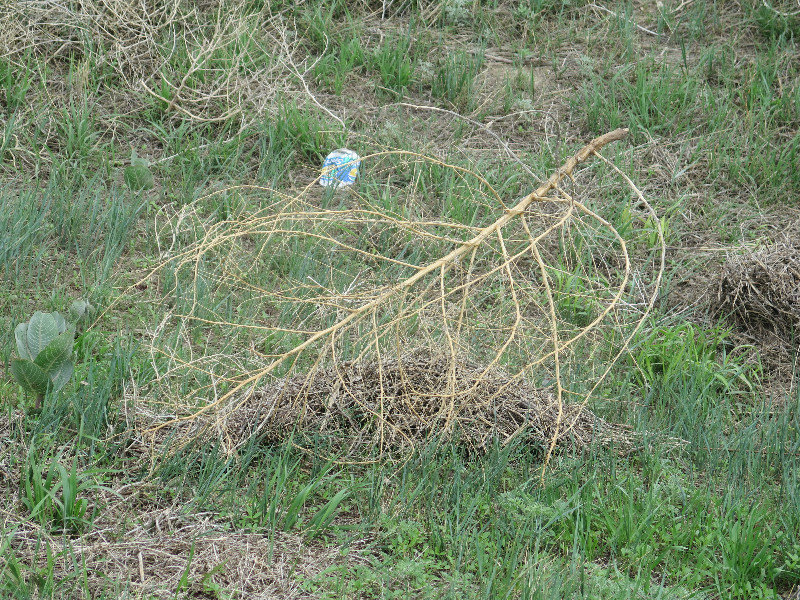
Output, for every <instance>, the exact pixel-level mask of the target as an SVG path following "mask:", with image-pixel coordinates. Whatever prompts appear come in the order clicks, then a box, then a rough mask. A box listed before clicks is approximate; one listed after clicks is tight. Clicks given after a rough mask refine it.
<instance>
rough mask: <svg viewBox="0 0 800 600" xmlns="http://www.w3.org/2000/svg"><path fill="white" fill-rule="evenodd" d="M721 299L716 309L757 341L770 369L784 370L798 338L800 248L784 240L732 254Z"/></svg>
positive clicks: (719, 288) (721, 283) (720, 285)
mask: <svg viewBox="0 0 800 600" xmlns="http://www.w3.org/2000/svg"><path fill="white" fill-rule="evenodd" d="M717 301H718V311H719V312H720V313H722V314H726V315H730V316H731V317H732V318H733V320H734V321H735V322H736V323H737V324H738V326H739V328H740V330H741V331H742V332H744V334H745V335H746V336H748V337H749V338H750V339H751V341H754V342H755V345H756V346H757V347H758V348H759V350H760V352H761V355H762V361H763V362H764V364H765V366H766V367H767V368H768V369H778V370H780V369H781V368H785V366H786V365H789V364H791V360H792V354H793V353H794V352H795V351H796V348H797V345H798V336H800V247H798V246H797V245H796V244H793V243H791V242H789V241H784V242H776V243H773V244H770V245H768V246H765V247H763V248H760V249H758V250H756V251H755V252H747V253H738V254H730V255H729V256H728V257H727V260H726V261H725V264H724V266H723V269H722V273H721V275H720V278H719V282H718V285H717Z"/></svg>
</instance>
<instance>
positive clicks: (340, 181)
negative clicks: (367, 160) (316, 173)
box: [319, 148, 361, 189]
mask: <svg viewBox="0 0 800 600" xmlns="http://www.w3.org/2000/svg"><path fill="white" fill-rule="evenodd" d="M360 165H361V157H360V156H359V155H358V154H356V153H355V152H353V151H352V150H348V149H347V148H338V149H336V150H334V151H333V152H331V153H330V154H328V156H326V157H325V161H324V162H323V163H322V177H320V178H319V184H320V185H321V186H323V187H333V188H335V189H337V188H340V187H344V186H348V185H353V184H354V183H355V181H356V177H357V176H358V167H359V166H360Z"/></svg>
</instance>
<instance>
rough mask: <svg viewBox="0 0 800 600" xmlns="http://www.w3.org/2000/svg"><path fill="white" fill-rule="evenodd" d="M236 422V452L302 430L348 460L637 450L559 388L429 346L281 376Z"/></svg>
mask: <svg viewBox="0 0 800 600" xmlns="http://www.w3.org/2000/svg"><path fill="white" fill-rule="evenodd" d="M220 416H221V415H219V414H218V415H215V416H214V417H204V418H199V419H195V420H193V421H192V422H191V425H190V426H189V428H188V429H187V430H186V431H184V432H183V435H188V436H197V435H199V434H200V432H201V431H208V430H214V429H215V426H216V423H217V422H218V419H219V418H220ZM226 416H227V418H226V419H225V425H224V429H223V430H222V431H221V432H223V433H224V439H225V442H226V443H227V444H228V445H229V446H230V447H238V446H240V445H243V444H244V443H246V442H247V441H248V440H250V439H251V438H252V437H253V436H257V437H258V438H259V439H261V440H263V441H266V442H280V441H283V440H285V439H286V437H287V435H288V434H289V433H291V432H294V433H295V434H296V435H297V439H298V440H300V439H304V438H308V437H309V436H316V435H321V436H330V438H331V439H337V440H341V441H342V443H343V444H346V445H348V446H349V448H342V451H343V453H344V454H346V455H361V456H366V455H369V454H370V453H373V452H374V453H378V454H382V453H384V452H385V451H389V452H391V453H396V452H397V451H400V452H402V451H403V450H404V449H411V450H413V449H414V448H416V447H419V446H420V445H423V444H424V443H425V442H426V441H427V440H431V439H434V438H435V439H438V440H442V439H455V440H456V441H457V442H458V443H459V444H460V445H462V446H463V447H466V448H467V449H469V450H473V451H485V450H486V449H488V448H489V447H491V445H492V444H493V443H495V442H499V443H507V442H508V441H509V440H511V439H512V438H514V437H516V436H518V435H522V436H523V437H524V439H525V440H526V441H527V442H528V443H531V444H534V445H538V446H540V447H547V445H548V444H549V443H550V442H551V440H553V439H554V438H555V439H557V440H558V443H559V444H562V445H569V446H573V447H578V448H583V447H585V446H587V445H588V444H590V443H592V442H593V441H594V442H600V443H614V444H615V446H616V447H618V448H619V449H620V450H627V449H629V448H630V447H631V443H632V435H631V434H630V432H629V430H628V429H627V428H625V427H623V426H620V425H614V424H611V423H608V422H606V421H604V420H603V419H600V418H598V417H596V416H595V415H594V414H593V413H592V412H591V411H590V410H587V409H585V408H584V407H582V406H580V405H579V404H566V405H563V406H560V405H559V403H558V401H557V399H556V397H555V395H554V394H553V391H552V390H550V389H541V388H536V387H535V386H533V385H531V384H530V383H529V382H526V381H525V380H523V379H521V378H520V377H519V375H517V376H510V375H509V374H508V373H506V372H504V371H503V370H502V369H500V368H497V367H486V366H482V365H479V364H477V363H476V362H474V361H471V360H469V359H466V358H463V357H453V356H451V355H448V354H445V353H441V352H440V353H436V352H433V351H431V350H429V349H424V348H422V349H417V350H414V351H411V352H409V353H407V354H404V355H403V356H401V357H400V358H394V357H392V358H386V359H384V360H375V359H373V360H363V361H348V362H344V363H340V364H336V365H333V366H328V367H324V368H319V369H315V370H312V371H311V372H309V373H307V374H304V375H295V376H293V377H289V378H284V379H280V380H276V381H274V382H272V383H270V384H269V385H266V386H264V387H261V388H259V389H257V390H254V391H252V392H250V393H249V394H247V395H246V397H245V398H244V399H243V400H242V401H241V402H238V403H237V404H236V405H235V409H233V408H232V409H231V410H230V413H229V414H228V415H226ZM559 417H560V418H559ZM559 424H560V426H559Z"/></svg>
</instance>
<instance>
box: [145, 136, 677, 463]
mask: <svg viewBox="0 0 800 600" xmlns="http://www.w3.org/2000/svg"><path fill="white" fill-rule="evenodd" d="M625 133H626V131H625V130H617V131H614V132H611V133H609V134H606V135H604V136H601V137H599V138H597V139H596V140H594V141H592V142H591V143H590V144H589V145H587V146H586V147H585V148H583V149H582V150H580V151H579V152H578V153H577V154H576V155H575V156H573V157H572V158H570V159H569V160H568V161H567V162H566V163H565V164H564V165H563V166H562V167H561V168H559V169H558V170H557V171H556V172H555V173H553V174H552V176H551V177H550V178H549V179H548V180H547V181H546V182H545V183H544V184H542V185H541V186H540V187H539V188H538V189H537V190H536V191H534V192H532V193H530V194H528V195H527V196H525V197H524V198H522V199H521V200H520V201H518V202H517V203H516V204H515V205H514V206H512V207H506V208H504V209H501V210H502V213H501V214H500V215H499V216H496V215H495V216H494V217H492V213H495V212H496V211H497V209H498V207H503V206H504V205H503V202H502V199H501V198H500V196H499V195H498V194H497V193H496V191H495V190H494V189H493V188H492V187H491V186H490V185H489V183H488V182H487V181H486V180H485V179H484V178H483V177H481V176H480V175H479V174H476V173H474V172H471V171H469V170H467V169H464V168H461V167H455V166H452V165H447V164H444V163H442V162H440V161H435V160H433V159H429V158H426V157H423V156H420V155H417V154H414V153H410V152H403V151H393V152H379V153H376V154H374V155H371V156H366V157H364V159H363V163H362V165H370V167H371V168H370V170H369V172H370V173H371V176H372V177H373V178H374V179H370V176H369V175H367V176H365V177H364V178H363V180H362V183H361V184H360V187H359V188H356V189H352V190H351V191H350V193H349V195H348V196H347V197H346V198H344V197H340V200H341V204H340V206H339V207H337V208H331V207H321V206H320V204H322V203H325V202H330V201H331V200H334V199H335V198H336V197H331V196H323V197H322V198H317V199H314V198H313V195H314V190H315V189H318V188H315V187H313V182H312V183H311V184H309V186H308V187H307V188H305V189H304V190H302V191H301V192H300V193H299V194H297V195H295V196H282V195H280V194H277V193H275V192H273V191H271V190H266V189H262V188H246V187H237V188H229V189H226V190H222V191H220V192H217V193H215V195H214V196H219V195H220V194H223V195H227V196H226V197H227V198H229V199H230V200H231V202H234V201H235V198H236V197H237V196H238V195H241V194H244V193H254V192H256V193H260V194H264V193H268V194H270V195H271V196H273V198H275V199H274V201H273V202H272V203H271V204H268V205H266V206H264V207H263V208H261V209H260V210H257V211H255V212H253V213H246V212H242V213H237V214H235V215H231V216H229V217H228V218H224V219H219V218H215V219H212V220H208V219H207V218H205V219H204V218H201V216H200V215H201V211H200V206H201V204H202V202H209V201H210V199H211V198H212V197H211V196H209V197H206V198H205V199H201V200H200V201H198V203H196V204H195V205H193V206H192V207H189V208H188V209H187V210H185V211H183V212H182V213H181V214H180V215H178V216H176V218H174V219H172V220H170V221H169V222H168V223H162V224H160V235H159V237H160V238H161V239H164V241H165V245H167V246H168V247H167V248H165V251H164V254H165V256H167V259H166V261H165V262H164V264H162V265H161V266H160V267H159V268H158V269H157V270H156V271H154V272H153V273H151V274H150V275H149V276H148V278H150V277H154V276H156V275H157V276H158V277H159V278H160V279H161V284H162V286H164V287H165V289H167V290H169V291H168V294H167V297H166V298H165V300H166V301H167V302H168V303H169V304H170V306H171V310H170V312H169V313H168V315H166V316H165V318H164V320H163V321H162V323H161V324H160V325H159V327H158V328H157V329H156V331H155V332H154V341H153V343H152V349H153V360H152V364H153V367H154V369H155V370H156V372H157V374H158V378H157V379H158V381H157V382H158V383H159V384H161V385H162V386H163V387H162V388H161V392H162V393H163V394H164V395H165V397H167V398H169V399H170V404H169V410H168V411H167V413H166V414H163V415H160V416H154V418H153V420H151V421H150V423H151V424H152V426H151V427H150V428H149V430H148V431H147V432H145V436H146V437H148V438H150V439H156V438H154V437H152V436H153V434H155V433H156V432H157V431H162V430H164V431H170V432H171V433H170V436H171V437H172V439H173V442H174V436H175V435H178V436H179V437H181V438H182V439H184V440H185V439H190V438H196V437H197V436H198V435H201V434H204V435H207V434H208V433H209V432H215V435H217V436H218V437H219V439H220V440H221V441H222V443H223V444H225V445H226V447H227V448H228V449H229V450H234V449H235V448H236V447H238V445H239V444H240V443H242V442H243V441H244V439H245V438H246V437H247V436H248V435H249V434H250V433H261V434H265V435H268V436H272V437H276V436H279V435H281V434H284V435H285V434H287V433H288V432H289V431H291V430H292V427H290V424H291V425H293V426H294V427H304V428H306V429H309V428H310V429H311V430H316V431H326V430H327V431H329V432H334V433H336V434H337V435H341V436H342V443H343V445H344V446H345V447H348V448H350V449H351V450H353V451H356V450H357V449H358V450H359V451H362V450H363V446H364V445H365V444H366V445H370V447H371V449H372V450H375V449H377V451H378V452H379V453H381V452H384V451H386V450H389V449H393V448H397V447H403V446H405V447H414V446H416V445H417V444H419V443H421V442H422V441H423V440H425V439H427V438H428V437H429V436H431V435H434V436H436V435H440V434H445V435H448V434H450V433H452V432H459V435H463V438H462V439H463V440H464V441H466V443H468V444H469V445H471V446H473V447H478V448H481V447H485V446H486V444H487V442H488V440H490V439H493V438H497V439H499V440H500V441H501V442H505V441H507V440H508V439H510V438H511V437H515V436H516V435H528V436H531V437H532V438H533V439H535V440H537V441H538V443H540V444H543V445H544V446H545V447H546V448H547V455H548V457H549V455H550V453H551V452H552V451H553V449H554V448H555V446H556V444H558V443H561V442H567V441H572V442H574V441H578V443H585V442H587V441H588V440H589V439H591V438H592V436H593V435H595V434H596V433H599V434H600V435H599V436H598V437H600V438H603V437H605V439H611V438H615V436H616V438H617V441H619V438H620V435H616V434H615V431H616V433H619V432H620V431H621V430H619V429H617V430H613V428H611V427H609V426H607V424H604V423H603V422H601V421H596V420H595V419H594V417H593V415H591V413H590V412H589V411H588V410H586V404H587V402H588V400H589V397H590V396H591V394H592V393H593V392H594V390H596V389H597V388H598V386H600V385H601V383H602V381H603V380H604V378H605V377H606V376H607V374H608V373H609V371H610V368H611V366H612V365H613V363H614V362H615V360H616V358H617V357H618V356H619V355H620V353H621V352H622V351H623V350H624V348H625V346H626V344H627V342H628V340H629V339H630V337H631V336H632V335H633V334H634V333H635V331H636V330H637V329H638V327H639V326H640V324H641V323H642V322H643V319H644V317H645V316H646V314H647V312H648V311H649V310H650V308H651V307H652V304H653V301H654V298H655V291H654V289H652V288H657V286H658V281H659V278H660V274H661V272H662V271H663V243H662V244H661V249H662V252H661V256H660V259H659V258H658V257H657V256H655V255H653V254H652V253H651V252H649V251H648V252H645V253H644V254H646V257H645V258H644V260H639V262H638V263H634V262H633V261H632V259H631V255H630V252H629V246H628V243H627V242H626V240H625V238H623V236H622V235H620V234H619V233H618V232H617V231H616V230H615V229H614V228H613V226H612V225H611V224H610V223H609V222H608V221H607V220H606V219H604V218H603V217H602V216H600V215H599V214H598V213H597V212H595V211H594V210H592V208H590V204H589V202H585V201H580V200H579V199H578V198H576V196H575V194H569V193H567V191H566V190H565V189H564V188H563V187H562V182H563V180H564V179H565V178H573V177H574V176H575V173H574V171H575V168H576V167H577V166H578V165H579V164H580V163H582V162H584V161H586V160H587V159H588V158H590V157H591V156H592V155H595V154H597V152H598V151H599V150H600V149H601V148H602V147H603V146H605V145H606V144H608V143H610V142H613V141H616V140H619V139H622V138H623V137H624V135H625ZM612 167H613V165H612ZM362 168H363V167H362ZM442 178H449V179H447V185H446V186H440V187H439V188H437V187H436V183H437V181H439V182H441V179H442ZM623 178H624V179H625V184H626V185H627V186H629V187H630V189H632V190H633V191H634V193H635V195H636V198H637V203H640V204H641V203H644V205H645V206H647V208H648V209H649V205H647V203H646V201H645V200H644V198H643V197H642V196H641V193H640V192H639V191H638V190H636V188H635V186H633V184H632V182H631V181H630V180H629V179H627V178H626V177H624V176H623ZM392 181H393V182H395V183H394V190H395V191H396V192H397V193H398V194H402V199H401V200H400V201H399V202H398V204H397V205H396V206H399V207H400V208H399V209H395V210H389V209H387V208H385V206H384V205H383V204H382V196H381V194H377V193H376V191H379V190H382V193H387V192H386V190H387V185H390V184H389V183H388V182H392ZM382 182H383V183H382ZM456 188H458V189H459V190H460V191H461V195H460V196H459V197H458V198H454V197H451V196H447V195H445V200H444V204H443V205H442V211H443V212H445V213H448V214H447V215H445V214H438V215H431V214H430V206H431V202H432V199H433V198H437V197H438V195H439V194H441V193H442V190H444V191H449V192H452V190H453V189H456ZM628 194H630V192H628ZM448 198H449V199H448ZM216 200H219V198H218V197H217V198H216ZM423 200H424V202H423ZM448 202H449V203H450V204H448ZM392 206H395V205H394V204H393V205H392ZM453 215H458V217H459V218H454V217H453ZM481 221H482V222H483V223H486V224H484V225H478V224H477V223H480V222H481ZM654 272H655V273H656V277H655V281H654V282H653V281H652V280H651V279H650V276H651V275H652V273H654ZM648 281H649V282H651V283H650V284H648V283H646V282H648ZM234 299H236V301H237V302H238V304H236V305H233V304H232V302H233V301H234ZM411 347H418V348H426V349H428V351H427V353H425V352H422V353H419V352H418V353H416V354H409V349H410V348H411ZM609 347H613V348H614V354H612V355H608V348H609ZM544 388H547V389H548V391H545V390H544ZM178 398H180V403H181V405H182V406H178V407H177V409H178V410H177V412H176V406H175V404H174V403H175V401H176V400H177V399H178ZM598 425H599V426H598ZM176 432H177V433H176ZM162 433H163V431H162ZM156 437H158V436H156Z"/></svg>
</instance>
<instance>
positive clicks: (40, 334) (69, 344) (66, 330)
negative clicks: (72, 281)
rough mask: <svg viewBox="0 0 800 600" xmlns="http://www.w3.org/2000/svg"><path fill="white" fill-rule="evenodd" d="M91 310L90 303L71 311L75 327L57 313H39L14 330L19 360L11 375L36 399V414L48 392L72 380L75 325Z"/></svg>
mask: <svg viewBox="0 0 800 600" xmlns="http://www.w3.org/2000/svg"><path fill="white" fill-rule="evenodd" d="M91 310H92V306H91V305H90V304H89V303H88V302H86V301H84V300H76V301H75V302H73V303H72V306H70V309H69V315H70V320H71V321H73V323H67V321H66V320H65V319H64V317H62V316H61V314H60V313H57V312H52V313H43V312H40V311H36V312H35V313H34V314H33V316H32V317H31V320H30V321H28V322H27V323H20V324H19V325H17V328H16V329H15V330H14V337H15V338H16V341H17V352H18V353H19V355H20V358H18V359H15V360H13V361H12V362H11V373H12V374H13V375H14V378H15V379H16V380H17V382H18V383H19V384H20V385H21V386H22V387H23V389H24V390H25V391H26V392H28V393H31V394H34V395H35V396H36V410H39V409H40V408H41V406H42V400H43V399H44V396H45V394H46V393H47V391H48V390H52V391H58V390H60V389H61V388H63V387H64V386H65V385H66V383H67V382H68V381H69V379H70V377H72V372H73V370H74V368H75V365H74V363H73V361H72V348H73V345H74V343H75V323H81V322H82V321H83V320H85V319H86V318H87V317H88V315H89V313H90V312H91Z"/></svg>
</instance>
